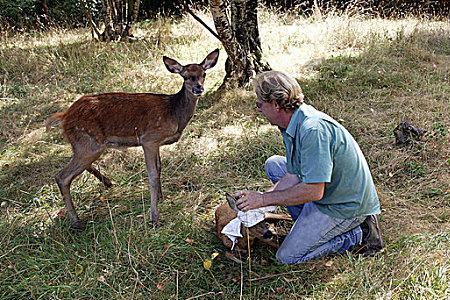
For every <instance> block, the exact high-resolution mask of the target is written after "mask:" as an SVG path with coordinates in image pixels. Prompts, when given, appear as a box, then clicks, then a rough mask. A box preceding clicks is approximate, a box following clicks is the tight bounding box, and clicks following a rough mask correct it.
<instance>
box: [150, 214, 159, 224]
mask: <svg viewBox="0 0 450 300" xmlns="http://www.w3.org/2000/svg"><path fill="white" fill-rule="evenodd" d="M151 218H152V219H151V222H152V224H153V225H158V224H159V214H153V213H152V214H151Z"/></svg>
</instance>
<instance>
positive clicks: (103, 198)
mask: <svg viewBox="0 0 450 300" xmlns="http://www.w3.org/2000/svg"><path fill="white" fill-rule="evenodd" d="M100 201H101V202H106V201H108V198H106V197H105V196H100Z"/></svg>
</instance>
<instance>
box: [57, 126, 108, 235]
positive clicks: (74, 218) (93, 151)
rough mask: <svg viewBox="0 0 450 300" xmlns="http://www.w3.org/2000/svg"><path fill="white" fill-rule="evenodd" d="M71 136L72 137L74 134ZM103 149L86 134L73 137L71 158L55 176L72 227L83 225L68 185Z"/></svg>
mask: <svg viewBox="0 0 450 300" xmlns="http://www.w3.org/2000/svg"><path fill="white" fill-rule="evenodd" d="M72 137H73V138H74V137H75V134H73V136H72ZM71 142H72V141H71ZM103 150H104V147H103V148H102V147H101V146H100V145H99V144H97V143H96V142H95V140H93V139H92V138H90V137H89V136H88V135H86V134H79V135H78V139H74V142H72V151H73V155H72V158H71V159H70V161H69V163H68V164H67V166H65V167H64V168H63V169H62V170H61V171H60V172H59V173H58V174H57V175H56V177H55V179H56V183H57V184H58V187H59V190H60V191H61V194H62V197H63V200H64V205H65V207H66V210H67V213H68V215H69V218H70V221H71V222H72V224H71V227H72V228H74V229H77V230H81V229H83V227H84V226H83V224H82V222H81V221H80V218H79V217H78V215H77V212H76V210H75V207H74V205H73V202H72V196H71V195H70V185H71V183H72V181H73V180H74V179H75V178H76V177H77V176H78V175H80V174H81V173H83V171H84V170H86V169H88V168H91V164H92V163H93V162H94V161H95V160H96V159H97V158H99V157H100V155H101V154H102V152H103Z"/></svg>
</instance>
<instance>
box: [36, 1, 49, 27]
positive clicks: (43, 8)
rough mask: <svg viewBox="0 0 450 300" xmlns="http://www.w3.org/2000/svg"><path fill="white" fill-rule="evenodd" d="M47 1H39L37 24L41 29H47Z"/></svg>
mask: <svg viewBox="0 0 450 300" xmlns="http://www.w3.org/2000/svg"><path fill="white" fill-rule="evenodd" d="M48 13H49V12H48V0H40V1H39V23H40V24H42V28H43V29H48V25H49V20H50V17H49V15H48Z"/></svg>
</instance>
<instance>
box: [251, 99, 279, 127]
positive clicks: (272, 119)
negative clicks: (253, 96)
mask: <svg viewBox="0 0 450 300" xmlns="http://www.w3.org/2000/svg"><path fill="white" fill-rule="evenodd" d="M256 110H257V111H258V112H259V113H261V114H263V116H264V117H265V118H266V119H267V121H269V123H270V124H272V125H278V122H277V120H278V114H279V109H278V107H277V105H276V102H275V101H271V102H267V101H263V100H261V99H259V98H258V99H257V100H256Z"/></svg>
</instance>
